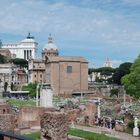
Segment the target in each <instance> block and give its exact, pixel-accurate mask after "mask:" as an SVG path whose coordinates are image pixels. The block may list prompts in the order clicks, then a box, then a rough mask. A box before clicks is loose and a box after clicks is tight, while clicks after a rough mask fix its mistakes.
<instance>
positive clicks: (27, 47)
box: [1, 33, 38, 60]
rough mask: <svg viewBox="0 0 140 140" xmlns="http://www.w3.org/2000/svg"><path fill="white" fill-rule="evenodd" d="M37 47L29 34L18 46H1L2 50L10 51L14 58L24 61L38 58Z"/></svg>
mask: <svg viewBox="0 0 140 140" xmlns="http://www.w3.org/2000/svg"><path fill="white" fill-rule="evenodd" d="M37 45H38V43H37V42H36V41H35V39H34V37H32V36H31V35H30V33H29V34H28V36H27V38H26V39H24V40H22V41H21V42H20V43H16V44H1V48H3V49H9V50H10V52H11V57H12V58H22V59H26V60H28V59H30V58H33V59H36V58H37Z"/></svg>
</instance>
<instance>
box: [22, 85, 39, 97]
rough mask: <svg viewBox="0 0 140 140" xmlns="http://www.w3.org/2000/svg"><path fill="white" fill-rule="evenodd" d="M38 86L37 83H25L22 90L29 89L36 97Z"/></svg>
mask: <svg viewBox="0 0 140 140" xmlns="http://www.w3.org/2000/svg"><path fill="white" fill-rule="evenodd" d="M36 88H37V84H36V83H29V84H28V85H24V86H23V87H22V91H29V93H30V95H31V96H33V97H34V96H35V95H36Z"/></svg>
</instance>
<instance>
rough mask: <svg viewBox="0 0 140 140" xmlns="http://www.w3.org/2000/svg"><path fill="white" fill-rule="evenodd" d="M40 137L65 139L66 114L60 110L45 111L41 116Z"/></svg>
mask: <svg viewBox="0 0 140 140" xmlns="http://www.w3.org/2000/svg"><path fill="white" fill-rule="evenodd" d="M41 133H42V139H44V140H45V139H46V140H67V139H68V116H67V114H65V113H62V112H46V113H44V115H42V117H41Z"/></svg>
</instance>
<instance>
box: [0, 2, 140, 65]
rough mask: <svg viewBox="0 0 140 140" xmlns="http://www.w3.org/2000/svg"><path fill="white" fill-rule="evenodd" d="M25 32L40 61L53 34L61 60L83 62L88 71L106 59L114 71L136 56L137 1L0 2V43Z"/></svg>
mask: <svg viewBox="0 0 140 140" xmlns="http://www.w3.org/2000/svg"><path fill="white" fill-rule="evenodd" d="M28 32H31V34H32V35H33V36H34V37H35V39H36V41H37V42H38V43H39V46H38V54H39V56H41V51H42V48H43V47H44V45H45V44H46V43H47V38H48V36H49V34H51V35H52V37H53V39H54V42H55V44H56V45H57V46H58V48H59V52H60V55H64V56H83V57H85V58H86V59H87V60H88V61H89V66H90V67H102V66H103V63H104V62H105V60H106V59H107V58H110V59H111V60H112V62H113V66H114V67H116V66H118V65H119V64H120V63H123V62H128V61H131V62H133V60H134V59H135V58H136V57H137V56H138V55H139V53H140V0H0V39H1V40H2V42H3V43H17V42H20V41H21V40H22V39H24V38H25V37H26V36H27V34H28Z"/></svg>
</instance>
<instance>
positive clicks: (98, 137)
mask: <svg viewBox="0 0 140 140" xmlns="http://www.w3.org/2000/svg"><path fill="white" fill-rule="evenodd" d="M69 134H70V135H73V136H77V137H81V138H85V139H88V140H118V139H116V138H112V137H108V136H106V135H104V134H97V133H93V132H88V131H83V130H79V129H75V128H70V129H69Z"/></svg>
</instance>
